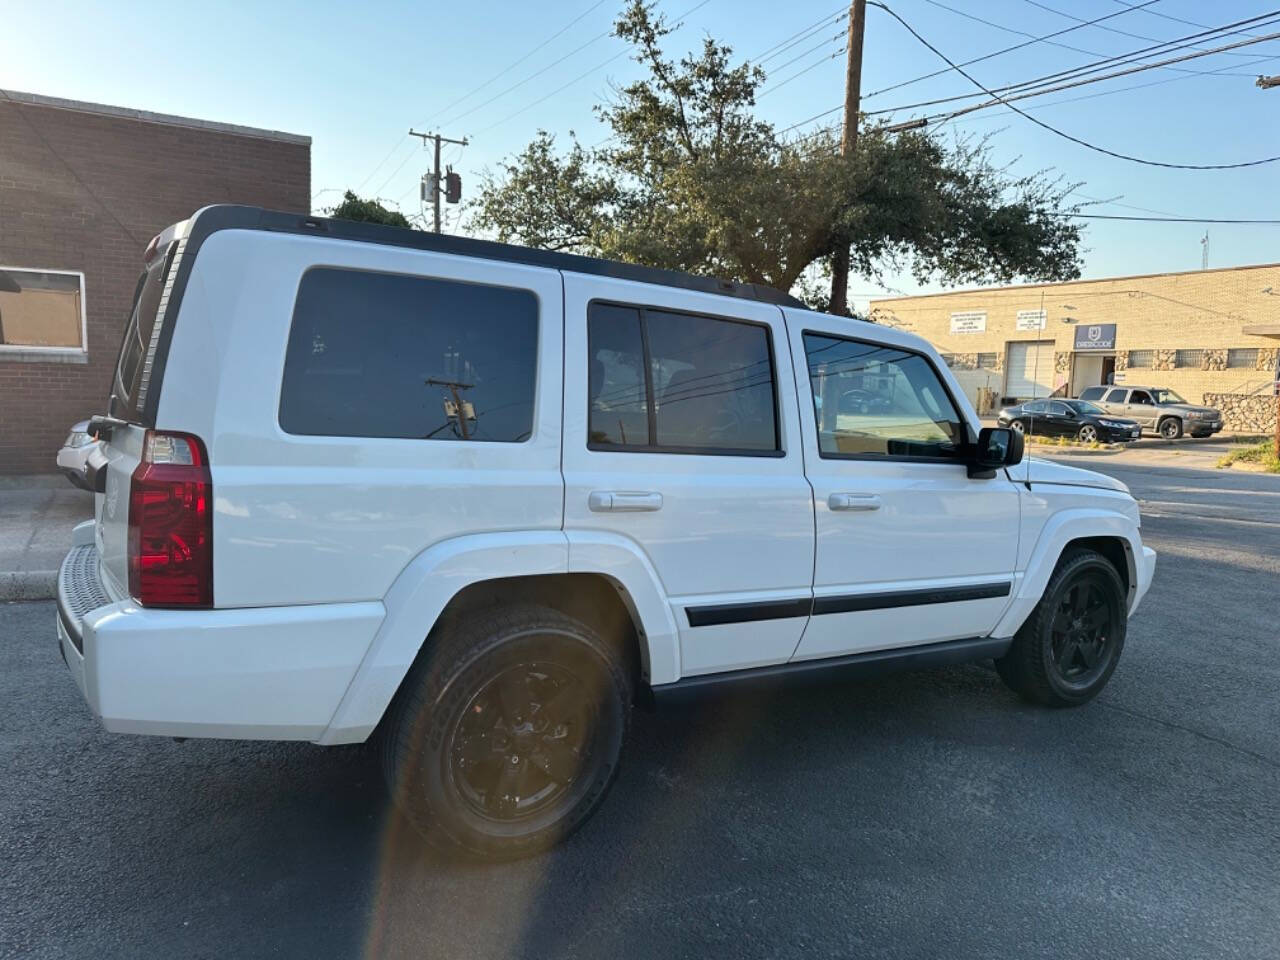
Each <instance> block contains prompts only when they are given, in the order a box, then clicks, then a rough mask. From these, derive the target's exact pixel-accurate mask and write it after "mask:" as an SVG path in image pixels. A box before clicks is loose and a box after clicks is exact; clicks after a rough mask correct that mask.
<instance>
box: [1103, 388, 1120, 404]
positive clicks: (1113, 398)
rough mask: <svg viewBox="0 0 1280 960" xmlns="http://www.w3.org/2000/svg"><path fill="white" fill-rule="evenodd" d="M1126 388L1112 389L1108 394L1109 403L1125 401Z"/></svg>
mask: <svg viewBox="0 0 1280 960" xmlns="http://www.w3.org/2000/svg"><path fill="white" fill-rule="evenodd" d="M1124 395H1125V391H1124V390H1112V391H1111V392H1110V393H1108V394H1107V401H1106V402H1107V403H1124Z"/></svg>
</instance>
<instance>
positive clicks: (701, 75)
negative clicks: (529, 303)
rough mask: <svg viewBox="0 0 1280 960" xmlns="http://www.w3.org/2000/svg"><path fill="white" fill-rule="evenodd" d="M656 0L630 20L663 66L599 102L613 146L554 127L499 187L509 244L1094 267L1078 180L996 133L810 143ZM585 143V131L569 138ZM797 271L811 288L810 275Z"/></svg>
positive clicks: (638, 2) (789, 276)
mask: <svg viewBox="0 0 1280 960" xmlns="http://www.w3.org/2000/svg"><path fill="white" fill-rule="evenodd" d="M672 29H673V28H671V27H669V26H668V25H667V23H666V22H665V21H664V19H663V17H662V16H661V15H656V16H655V14H654V11H653V5H652V4H651V3H646V2H644V0H630V2H629V5H628V6H627V7H626V8H625V10H624V11H623V13H622V15H621V16H620V17H619V19H618V21H617V23H616V24H615V33H616V34H617V36H619V37H621V38H623V39H625V40H627V41H628V42H629V43H630V44H631V45H632V47H633V49H634V57H635V59H636V60H637V61H638V62H640V63H642V64H644V65H645V66H646V67H647V69H648V76H647V77H645V78H644V79H642V80H639V81H637V82H635V83H632V84H630V85H628V86H626V87H624V88H623V89H621V90H620V91H617V95H616V99H615V100H614V101H613V102H611V103H608V104H605V105H601V106H598V107H597V108H596V109H597V112H598V114H599V115H600V116H601V117H602V118H603V119H604V121H605V122H606V123H607V124H608V125H609V126H610V127H611V129H612V131H613V136H612V137H611V138H610V141H609V142H607V145H603V146H601V147H600V148H596V149H590V150H589V149H586V148H584V147H582V146H581V145H580V144H579V143H578V142H577V141H576V139H575V140H573V142H572V144H571V146H570V147H569V149H568V151H567V152H565V153H559V152H557V149H556V144H555V138H554V137H552V136H551V135H550V134H548V133H546V132H545V131H540V132H539V133H538V135H537V137H536V138H535V139H534V140H533V142H532V143H530V144H529V145H528V146H527V147H526V148H525V149H524V150H523V151H521V152H520V153H519V154H517V155H516V156H514V157H512V158H510V159H508V160H506V161H504V162H503V163H502V164H501V165H500V166H499V168H498V170H497V171H496V172H495V173H493V174H490V175H489V176H488V177H487V178H486V179H485V180H484V182H483V183H482V185H481V190H480V196H479V198H478V200H477V203H476V205H475V208H474V215H473V218H472V225H473V226H474V227H475V228H478V229H480V230H483V231H486V232H489V233H492V234H495V235H496V236H497V237H498V238H499V239H502V240H507V241H514V242H518V243H523V244H526V245H529V246H535V247H547V248H551V249H566V250H574V251H577V252H582V253H589V254H593V255H597V256H605V257H611V258H615V259H620V260H627V261H633V262H636V263H644V264H649V265H652V266H658V267H668V268H672V269H677V270H685V271H689V272H692V273H700V274H713V275H717V276H722V277H727V278H731V279H735V280H741V281H747V282H755V283H765V284H769V285H771V286H774V287H778V288H780V289H783V290H791V289H793V288H797V292H798V293H799V294H800V295H801V296H805V297H807V298H808V299H809V301H810V302H813V303H817V304H819V305H820V304H821V303H822V302H823V297H824V296H825V294H824V293H823V292H821V291H820V289H819V287H818V286H817V285H816V284H814V283H807V284H806V283H804V282H803V280H802V278H803V274H804V271H805V270H806V269H807V268H808V267H809V266H810V265H812V264H819V265H825V264H826V263H827V262H829V260H830V257H831V255H832V253H833V252H834V251H835V250H837V249H838V248H839V247H840V246H841V245H848V247H849V249H850V258H851V270H852V272H854V273H859V274H862V275H863V276H867V277H878V276H880V275H881V273H882V272H883V271H885V270H887V269H909V270H910V271H911V272H912V273H913V274H914V275H915V276H916V277H917V278H918V279H920V280H921V281H924V280H927V279H936V280H941V281H943V282H945V283H953V284H954V283H972V282H980V281H988V280H995V281H1001V282H1007V281H1010V280H1013V279H1015V278H1019V277H1024V278H1028V279H1034V280H1067V279H1073V278H1075V277H1077V276H1079V243H1080V232H1079V228H1078V227H1076V226H1075V225H1074V224H1073V223H1071V222H1070V221H1069V220H1068V219H1067V218H1066V217H1065V216H1064V214H1066V213H1070V212H1073V211H1074V210H1075V209H1076V207H1074V206H1068V205H1066V196H1067V194H1068V193H1069V192H1070V190H1071V187H1070V186H1069V185H1065V184H1063V183H1062V181H1061V180H1060V179H1053V178H1051V177H1048V176H1046V175H1045V174H1043V173H1041V174H1035V175H1031V176H1022V177H1015V176H1011V175H1009V174H1008V173H1007V172H1006V171H1004V170H1001V169H997V168H996V167H995V166H994V165H993V164H992V163H991V161H990V157H989V153H988V150H987V148H986V145H985V143H983V142H981V141H979V142H976V143H975V142H966V141H960V142H957V143H954V144H950V145H948V144H945V143H944V142H943V141H942V139H941V138H940V137H938V136H935V135H933V134H931V133H929V132H925V131H914V132H903V133H890V132H889V131H888V130H886V129H885V126H884V125H883V124H875V123H873V124H866V125H864V126H863V127H862V128H861V129H860V132H859V138H858V148H857V150H856V151H855V152H854V153H853V154H852V156H847V157H846V156H842V155H841V153H840V150H839V134H838V132H831V131H820V132H818V133H815V134H812V135H809V136H804V137H795V138H786V137H784V136H781V135H779V134H778V132H777V131H775V129H774V128H773V127H772V126H771V125H770V124H768V123H765V122H763V121H761V120H759V119H757V118H756V117H755V115H754V106H755V96H756V90H757V89H758V88H759V86H760V84H761V83H762V82H763V81H764V77H765V75H764V72H763V71H762V70H761V69H760V68H759V67H755V66H752V65H750V64H747V63H738V64H735V63H734V62H733V60H732V51H731V49H730V48H729V47H727V46H725V45H723V44H719V43H717V42H715V41H714V40H713V39H710V38H707V39H705V40H704V41H703V44H702V48H701V50H699V51H698V52H697V53H694V54H688V55H686V56H685V57H683V58H682V59H681V60H679V61H678V62H675V61H672V60H670V59H668V58H667V57H666V56H665V54H664V53H663V51H662V40H663V38H664V37H665V36H666V35H667V34H669V33H670V32H671V30H672ZM570 136H571V137H572V134H571V135H570ZM798 281H799V282H800V283H799V286H798V287H797V283H798Z"/></svg>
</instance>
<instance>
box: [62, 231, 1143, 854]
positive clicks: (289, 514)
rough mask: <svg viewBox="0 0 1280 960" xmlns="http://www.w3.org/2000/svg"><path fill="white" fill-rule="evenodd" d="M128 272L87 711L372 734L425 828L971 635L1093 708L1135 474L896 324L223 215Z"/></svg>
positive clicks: (165, 721)
mask: <svg viewBox="0 0 1280 960" xmlns="http://www.w3.org/2000/svg"><path fill="white" fill-rule="evenodd" d="M145 261H146V262H145V267H144V271H143V275H142V278H141V279H140V282H139V284H138V294H137V299H136V301H135V304H134V307H133V312H132V317H131V319H130V321H129V323H128V325H127V329H126V331H125V335H124V341H123V345H122V347H121V351H120V356H119V360H118V363H117V367H116V374H115V378H114V383H113V385H112V388H111V393H112V398H111V402H110V406H109V412H108V415H106V416H101V417H96V418H95V419H94V420H93V422H92V426H93V428H94V429H97V430H100V431H101V433H102V435H103V436H104V438H105V439H104V443H103V445H102V449H101V450H100V451H99V453H97V454H95V455H94V456H93V457H92V458H91V460H90V464H89V470H90V479H91V482H92V483H93V484H94V488H95V490H96V491H97V493H96V496H95V510H96V515H95V519H94V520H92V521H88V522H86V523H84V524H81V525H80V526H78V527H76V528H75V534H74V546H73V547H72V549H71V551H70V553H69V554H68V555H67V558H66V560H65V561H64V563H63V564H62V568H61V571H60V573H59V581H58V604H57V608H58V616H57V634H58V642H59V646H60V649H61V651H62V655H63V656H64V657H65V658H66V662H67V664H68V666H69V669H70V672H71V674H72V676H73V677H74V680H75V682H76V684H77V685H78V687H79V689H80V691H81V692H82V694H83V696H84V698H85V699H86V701H87V703H88V705H89V708H90V709H91V710H92V711H93V713H94V714H96V715H97V716H98V717H99V718H101V721H102V723H103V725H104V726H105V727H106V728H107V729H108V730H110V731H114V732H120V733H144V734H160V735H168V736H178V737H239V738H254V739H278V740H305V741H312V742H314V743H317V744H322V745H329V744H343V743H355V742H360V741H364V740H366V739H368V738H370V737H373V736H375V735H376V736H377V737H378V738H379V740H380V741H381V754H382V763H383V768H384V771H385V774H386V778H387V781H388V784H389V786H390V788H391V792H392V795H393V796H394V797H395V800H396V802H397V803H398V804H399V805H400V806H401V807H402V809H403V810H404V811H405V812H406V814H407V815H408V817H409V818H410V820H411V821H412V822H413V823H414V824H416V825H417V827H418V828H419V829H420V830H421V832H422V833H423V834H424V835H425V836H426V837H427V838H428V839H429V840H431V841H432V842H434V843H437V844H439V845H441V846H444V847H446V848H448V849H452V850H461V851H464V852H465V853H467V854H470V855H474V856H477V857H486V858H507V857H514V856H520V855H524V854H527V853H529V852H530V851H533V850H537V849H541V848H544V847H546V846H548V845H550V844H552V843H554V842H556V841H557V840H559V839H560V838H562V837H564V836H565V835H567V834H568V833H570V832H571V831H572V830H574V829H575V828H576V827H578V826H579V825H581V824H582V822H583V821H584V820H585V819H586V818H587V817H588V816H589V815H590V814H591V812H592V811H593V810H594V809H595V808H596V806H597V805H598V804H599V802H600V801H601V799H602V797H603V796H604V794H605V792H606V791H607V790H608V788H609V785H610V783H611V782H612V781H613V779H614V775H615V773H616V771H617V769H618V762H619V757H620V752H621V749H622V744H623V742H624V740H625V735H626V730H627V725H628V719H629V715H630V710H631V707H632V705H633V703H636V702H639V703H643V704H657V705H660V704H662V703H664V702H668V701H670V700H671V699H675V698H680V697H690V696H696V695H700V694H706V693H709V692H711V691H714V690H716V689H718V688H726V687H733V686H735V685H739V684H752V683H757V684H758V683H765V682H770V683H776V682H784V681H788V680H790V681H801V680H806V679H812V678H815V677H822V678H830V677H836V676H843V675H851V674H857V673H860V672H868V671H881V670H885V669H889V668H892V667H921V666H927V665H937V664H950V663H957V662H962V661H968V660H978V659H987V658H994V660H995V663H996V666H997V669H998V670H999V673H1000V676H1001V677H1002V678H1003V680H1004V682H1005V683H1006V684H1008V685H1009V686H1010V687H1011V688H1012V689H1013V690H1015V691H1017V692H1018V693H1019V694H1021V695H1022V696H1023V697H1025V698H1027V699H1029V700H1031V701H1034V702H1037V703H1041V704H1047V705H1050V706H1069V705H1075V704H1080V703H1084V702H1085V701H1087V700H1089V699H1091V698H1092V697H1094V696H1095V695H1096V694H1097V693H1098V691H1099V690H1101V689H1102V688H1103V686H1104V685H1105V684H1106V683H1107V680H1108V679H1109V677H1110V676H1111V673H1112V671H1113V670H1115V668H1116V664H1117V662H1118V660H1119V658H1120V655H1121V650H1122V648H1123V646H1124V641H1125V629H1126V623H1127V620H1128V617H1130V616H1131V615H1132V614H1133V612H1134V611H1135V609H1136V608H1137V606H1138V604H1139V602H1140V601H1141V599H1142V597H1143V596H1144V594H1145V593H1146V592H1147V588H1148V586H1149V585H1150V583H1151V578H1152V573H1153V571H1154V569H1155V561H1156V555H1155V552H1154V551H1152V550H1151V549H1150V548H1148V547H1146V546H1144V545H1143V543H1142V539H1141V532H1140V529H1139V516H1138V506H1137V504H1136V503H1135V501H1134V500H1133V498H1132V497H1131V496H1129V494H1128V491H1127V489H1126V488H1125V486H1124V485H1123V484H1122V483H1120V482H1119V481H1116V480H1113V479H1111V478H1109V477H1105V476H1102V475H1100V474H1097V473H1091V472H1089V471H1085V470H1079V469H1073V468H1071V467H1067V466H1064V465H1059V464H1054V463H1049V462H1045V461H1043V460H1024V459H1023V457H1022V438H1021V436H1020V435H1018V434H1016V433H1015V432H1013V431H1012V430H1011V429H1008V428H1001V427H990V428H983V429H979V426H980V425H979V421H978V418H977V416H976V414H975V413H974V411H973V409H972V407H971V406H970V405H969V403H968V401H967V400H966V399H965V397H964V394H963V392H962V391H961V390H960V388H959V386H958V385H957V383H956V381H955V379H954V378H953V376H952V375H951V373H950V372H949V371H948V370H947V368H946V366H945V364H943V363H942V361H941V359H940V358H939V356H938V354H937V352H936V351H935V350H934V349H933V348H932V347H931V346H930V345H929V344H928V343H926V342H925V341H924V340H922V339H920V338H919V337H916V336H913V335H911V334H909V333H905V332H903V331H899V330H894V329H892V328H889V327H885V326H877V325H874V324H869V323H864V322H860V321H857V320H854V319H851V318H845V317H838V316H832V315H830V314H824V313H815V312H812V311H810V310H807V309H805V308H804V307H803V306H802V305H801V304H800V303H798V302H797V301H795V300H793V299H792V298H791V297H789V296H787V295H785V294H782V293H778V292H776V291H772V290H769V289H768V288H762V287H759V286H755V285H745V284H732V283H723V282H719V281H715V280H711V279H704V278H699V277H692V276H686V275H683V274H678V273H672V272H668V271H659V270H652V269H648V268H644V267H639V266H635V265H629V264H621V263H612V262H609V261H603V260H595V259H590V258H585V257H577V256H570V255H566V254H559V253H551V252H547V251H538V250H529V249H525V248H520V247H512V246H507V245H503V244H496V243H490V242H486V241H480V240H472V239H467V238H461V237H450V236H447V235H444V236H442V235H438V234H433V233H424V232H418V231H410V230H399V229H395V228H391V227H384V226H378V225H373V224H366V223H352V222H344V221H338V220H324V219H318V218H314V217H308V216H298V215H294V214H285V213H273V212H268V211H263V210H258V209H252V208H245V207H228V206H214V207H206V208H204V209H203V210H201V211H199V212H198V213H196V214H195V215H194V216H193V217H192V218H191V219H189V220H187V221H184V222H182V223H179V224H176V225H175V226H172V227H170V228H168V229H167V230H166V231H165V232H164V233H163V234H161V235H160V236H159V237H157V238H156V239H155V240H154V241H153V242H152V244H151V246H150V247H149V250H148V254H147V256H146V258H145ZM161 290H163V291H164V294H165V296H164V297H163V298H162V297H160V296H159V295H158V292H159V291H161ZM162 305H163V306H162ZM852 390H868V391H871V392H873V393H875V395H877V396H880V397H884V398H886V400H887V401H888V402H889V404H890V405H891V410H890V413H891V415H885V414H883V413H876V414H874V415H863V414H859V413H857V412H856V411H855V412H850V411H848V409H847V408H845V409H841V402H840V400H841V398H842V397H844V396H846V395H847V394H848V393H849V392H850V391H852ZM820 398H821V399H824V400H825V401H826V402H824V403H822V404H819V399H820ZM1029 503H1033V504H1034V507H1033V508H1028V507H1027V504H1029Z"/></svg>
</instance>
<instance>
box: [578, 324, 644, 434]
mask: <svg viewBox="0 0 1280 960" xmlns="http://www.w3.org/2000/svg"><path fill="white" fill-rule="evenodd" d="M587 341H588V344H589V347H588V349H589V350H590V353H591V358H590V362H589V369H588V371H587V382H588V391H587V394H588V397H589V403H590V422H589V427H588V429H589V430H590V437H589V439H590V442H591V443H593V444H599V445H601V446H618V447H646V446H648V445H649V443H650V441H649V394H648V388H647V387H646V386H645V383H646V381H645V364H644V340H643V337H642V334H641V331H640V311H639V310H637V309H635V308H634V307H615V306H613V305H612V304H593V305H592V307H591V313H590V316H589V317H588V318H587Z"/></svg>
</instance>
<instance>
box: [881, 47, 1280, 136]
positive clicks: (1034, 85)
mask: <svg viewBox="0 0 1280 960" xmlns="http://www.w3.org/2000/svg"><path fill="white" fill-rule="evenodd" d="M1275 39H1280V33H1272V34H1268V35H1266V36H1262V37H1256V38H1253V39H1249V40H1238V41H1236V42H1235V43H1230V44H1226V45H1225V46H1222V47H1217V48H1215V49H1212V50H1198V51H1197V52H1196V53H1188V54H1184V55H1183V56H1181V57H1172V58H1170V59H1168V60H1161V61H1158V62H1156V63H1143V64H1139V65H1137V66H1134V67H1129V68H1127V69H1125V70H1117V71H1115V72H1113V73H1104V74H1101V75H1099V76H1096V77H1088V76H1085V77H1083V78H1082V79H1077V80H1071V81H1067V82H1064V83H1060V84H1058V85H1056V86H1045V85H1044V83H1043V82H1042V81H1039V80H1034V81H1028V82H1026V83H1024V84H1014V85H1012V86H1010V87H995V88H994V90H995V92H994V93H991V94H989V96H992V97H996V99H994V100H989V101H987V102H986V103H975V104H973V105H971V106H968V107H963V108H961V109H959V110H955V111H953V112H951V113H948V114H939V115H937V116H945V117H946V118H947V119H948V120H950V119H952V118H955V117H959V116H963V115H964V114H967V113H972V112H974V111H975V110H985V109H987V108H988V107H993V106H998V105H1000V104H1003V105H1005V106H1008V105H1009V104H1010V103H1011V102H1012V101H1014V100H1025V99H1027V98H1028V97H1042V96H1044V95H1045V94H1047V93H1058V92H1059V91H1062V90H1072V89H1074V88H1076V87H1083V86H1087V85H1089V84H1091V83H1100V82H1102V81H1103V80H1114V79H1115V78H1116V77H1125V76H1129V75H1130V74H1134V73H1142V72H1144V71H1146V70H1155V69H1157V68H1159V67H1163V66H1166V65H1168V64H1170V63H1180V62H1183V61H1186V60H1195V59H1198V58H1200V57H1208V56H1212V55H1214V54H1217V53H1223V52H1225V51H1227V50H1231V49H1235V48H1237V47H1244V46H1249V45H1251V44H1255V43H1262V42H1263V41H1264V40H1275ZM1209 73H1210V72H1209V71H1200V70H1198V71H1196V72H1195V75H1196V76H1206V75H1209ZM1173 79H1182V78H1177V77H1175V78H1173ZM1010 90H1012V91H1014V92H1015V93H1014V95H1013V96H1008V97H1003V98H1001V97H999V96H998V94H1000V93H1004V92H1008V91H1010ZM970 96H973V94H961V95H960V96H956V97H943V98H941V99H939V100H935V101H933V102H934V103H945V102H948V101H952V100H963V99H967V98H968V97H970ZM926 105H927V104H925V103H921V104H914V105H913V106H926ZM909 108H910V107H897V108H895V109H896V110H903V109H909ZM875 112H876V113H893V112H894V109H891V110H877V111H875ZM930 119H934V118H930Z"/></svg>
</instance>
